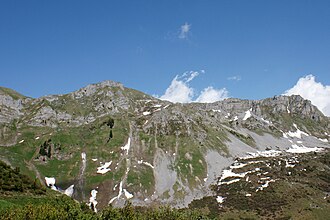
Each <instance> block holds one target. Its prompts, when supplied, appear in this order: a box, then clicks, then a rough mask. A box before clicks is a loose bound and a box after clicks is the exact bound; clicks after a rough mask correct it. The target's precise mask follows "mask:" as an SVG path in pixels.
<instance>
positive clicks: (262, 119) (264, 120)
mask: <svg viewBox="0 0 330 220" xmlns="http://www.w3.org/2000/svg"><path fill="white" fill-rule="evenodd" d="M261 121H263V122H266V123H267V124H271V122H270V121H268V120H266V119H264V118H261Z"/></svg>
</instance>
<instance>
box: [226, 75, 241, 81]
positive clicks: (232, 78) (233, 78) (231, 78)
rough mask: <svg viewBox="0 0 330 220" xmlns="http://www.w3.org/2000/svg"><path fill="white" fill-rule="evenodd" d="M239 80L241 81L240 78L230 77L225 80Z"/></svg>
mask: <svg viewBox="0 0 330 220" xmlns="http://www.w3.org/2000/svg"><path fill="white" fill-rule="evenodd" d="M241 79H242V78H241V76H230V77H227V80H234V81H240V80H241Z"/></svg>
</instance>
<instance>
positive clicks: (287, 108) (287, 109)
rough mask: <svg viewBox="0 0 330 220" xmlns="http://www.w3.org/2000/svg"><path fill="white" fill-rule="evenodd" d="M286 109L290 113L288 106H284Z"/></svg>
mask: <svg viewBox="0 0 330 220" xmlns="http://www.w3.org/2000/svg"><path fill="white" fill-rule="evenodd" d="M286 111H287V112H288V113H289V114H290V110H289V106H287V107H286Z"/></svg>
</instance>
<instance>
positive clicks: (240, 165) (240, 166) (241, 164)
mask: <svg viewBox="0 0 330 220" xmlns="http://www.w3.org/2000/svg"><path fill="white" fill-rule="evenodd" d="M235 164H236V165H235ZM235 164H234V165H231V166H230V167H229V168H230V169H238V168H242V167H245V166H246V165H248V164H247V163H239V164H237V163H235Z"/></svg>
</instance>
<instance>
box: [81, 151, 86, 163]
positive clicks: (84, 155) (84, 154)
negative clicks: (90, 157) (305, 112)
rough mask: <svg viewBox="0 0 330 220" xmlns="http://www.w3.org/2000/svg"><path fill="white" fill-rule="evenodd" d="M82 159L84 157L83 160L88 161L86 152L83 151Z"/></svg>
mask: <svg viewBox="0 0 330 220" xmlns="http://www.w3.org/2000/svg"><path fill="white" fill-rule="evenodd" d="M81 159H82V160H83V161H86V153H85V152H82V153H81Z"/></svg>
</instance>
